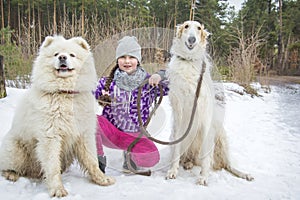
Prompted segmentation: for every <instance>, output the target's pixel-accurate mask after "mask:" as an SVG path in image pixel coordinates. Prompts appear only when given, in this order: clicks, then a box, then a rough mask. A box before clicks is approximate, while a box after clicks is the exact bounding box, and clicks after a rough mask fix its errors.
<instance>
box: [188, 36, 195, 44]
mask: <svg viewBox="0 0 300 200" xmlns="http://www.w3.org/2000/svg"><path fill="white" fill-rule="evenodd" d="M188 41H189V43H190V44H194V43H195V42H196V37H194V36H190V37H189V38H188Z"/></svg>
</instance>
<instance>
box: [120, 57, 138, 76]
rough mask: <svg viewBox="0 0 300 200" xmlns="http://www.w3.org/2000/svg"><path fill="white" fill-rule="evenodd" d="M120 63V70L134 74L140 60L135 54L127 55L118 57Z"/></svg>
mask: <svg viewBox="0 0 300 200" xmlns="http://www.w3.org/2000/svg"><path fill="white" fill-rule="evenodd" d="M118 65H119V68H120V70H122V71H124V72H126V73H127V74H132V73H133V72H135V71H136V69H137V65H138V60H137V59H136V58H135V57H133V56H128V55H125V56H121V57H119V58H118Z"/></svg>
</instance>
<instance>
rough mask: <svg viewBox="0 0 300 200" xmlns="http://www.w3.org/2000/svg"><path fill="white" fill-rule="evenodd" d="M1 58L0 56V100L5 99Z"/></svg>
mask: <svg viewBox="0 0 300 200" xmlns="http://www.w3.org/2000/svg"><path fill="white" fill-rule="evenodd" d="M3 63H4V62H3V56H1V55H0V99H1V98H4V97H6V95H7V94H6V89H5V76H4V67H3Z"/></svg>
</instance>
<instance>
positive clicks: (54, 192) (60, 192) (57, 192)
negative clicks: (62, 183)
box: [50, 187, 68, 197]
mask: <svg viewBox="0 0 300 200" xmlns="http://www.w3.org/2000/svg"><path fill="white" fill-rule="evenodd" d="M50 195H51V196H52V197H65V196H67V195H68V192H67V190H66V189H65V188H64V187H59V188H55V189H50Z"/></svg>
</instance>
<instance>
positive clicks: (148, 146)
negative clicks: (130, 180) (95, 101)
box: [96, 115, 160, 167]
mask: <svg viewBox="0 0 300 200" xmlns="http://www.w3.org/2000/svg"><path fill="white" fill-rule="evenodd" d="M97 118H98V125H99V126H98V130H97V134H96V140H97V153H98V155H104V151H103V145H105V146H106V147H109V148H114V149H122V150H125V151H126V150H127V148H128V146H129V145H130V144H131V143H132V142H133V141H134V140H135V139H136V138H137V136H138V135H139V133H127V132H122V131H120V130H119V129H117V128H116V127H115V126H114V125H113V124H112V123H111V122H110V121H108V120H107V119H106V118H105V117H103V116H101V115H97ZM131 158H132V160H133V162H134V163H135V164H136V165H137V166H140V167H152V166H154V165H155V164H157V163H158V161H159V159H160V158H159V152H158V149H157V147H156V146H155V144H154V143H153V142H152V141H151V140H149V139H148V138H147V137H145V136H143V137H142V138H141V139H140V140H139V141H138V142H137V143H136V145H134V147H133V148H132V150H131Z"/></svg>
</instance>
